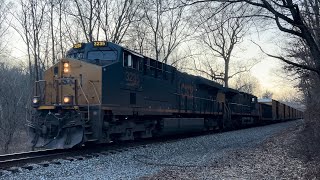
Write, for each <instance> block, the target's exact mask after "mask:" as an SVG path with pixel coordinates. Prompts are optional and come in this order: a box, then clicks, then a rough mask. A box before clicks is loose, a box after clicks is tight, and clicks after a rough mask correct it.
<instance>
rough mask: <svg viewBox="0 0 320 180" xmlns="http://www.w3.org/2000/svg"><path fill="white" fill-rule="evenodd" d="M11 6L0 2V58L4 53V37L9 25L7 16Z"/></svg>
mask: <svg viewBox="0 0 320 180" xmlns="http://www.w3.org/2000/svg"><path fill="white" fill-rule="evenodd" d="M10 6H11V4H10V3H8V2H6V1H1V2H0V39H1V41H0V56H1V55H4V54H5V53H6V45H5V43H6V41H5V40H4V37H5V35H6V33H7V32H8V28H9V25H8V23H7V22H6V21H7V15H8V11H9V8H10Z"/></svg>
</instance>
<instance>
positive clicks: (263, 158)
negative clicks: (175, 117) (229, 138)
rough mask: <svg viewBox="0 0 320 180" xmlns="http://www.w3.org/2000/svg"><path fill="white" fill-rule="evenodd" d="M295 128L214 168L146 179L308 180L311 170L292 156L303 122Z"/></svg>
mask: <svg viewBox="0 0 320 180" xmlns="http://www.w3.org/2000/svg"><path fill="white" fill-rule="evenodd" d="M291 125H292V126H290V127H289V128H287V129H285V130H284V131H281V132H279V133H276V134H274V135H273V136H271V137H269V138H268V139H266V140H265V141H264V142H263V143H261V144H260V145H258V146H257V147H255V148H240V149H234V150H231V151H229V152H228V153H227V155H226V156H224V157H223V158H221V159H219V160H218V161H214V162H212V164H211V166H208V167H194V168H166V169H163V170H162V171H161V172H159V173H157V174H154V175H152V176H148V177H144V178H142V179H305V177H306V175H307V167H306V166H305V164H304V163H303V162H302V161H301V158H300V157H299V155H298V154H295V153H294V152H292V151H293V148H292V147H294V146H295V143H296V140H297V139H296V138H297V135H298V134H299V133H300V132H301V131H302V129H303V122H302V120H299V121H295V122H291ZM314 178H316V177H314Z"/></svg>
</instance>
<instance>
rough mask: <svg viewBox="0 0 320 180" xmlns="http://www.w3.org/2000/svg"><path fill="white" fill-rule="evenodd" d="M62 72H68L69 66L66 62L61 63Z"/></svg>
mask: <svg viewBox="0 0 320 180" xmlns="http://www.w3.org/2000/svg"><path fill="white" fill-rule="evenodd" d="M63 72H64V73H68V72H70V64H69V63H68V62H64V63H63Z"/></svg>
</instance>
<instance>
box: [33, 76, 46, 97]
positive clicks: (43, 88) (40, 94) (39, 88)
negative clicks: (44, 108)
mask: <svg viewBox="0 0 320 180" xmlns="http://www.w3.org/2000/svg"><path fill="white" fill-rule="evenodd" d="M40 83H44V86H43V87H42V88H41V85H40ZM46 86H47V83H46V80H38V81H35V82H34V86H33V93H34V95H35V96H39V98H40V101H43V100H44V99H45V93H43V92H44V91H45V89H46ZM38 90H39V92H38Z"/></svg>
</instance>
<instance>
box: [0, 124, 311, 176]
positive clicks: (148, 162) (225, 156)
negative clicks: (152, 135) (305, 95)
mask: <svg viewBox="0 0 320 180" xmlns="http://www.w3.org/2000/svg"><path fill="white" fill-rule="evenodd" d="M303 123H304V122H303V120H296V121H290V122H284V123H278V124H272V125H268V126H262V127H254V128H248V129H242V130H238V131H230V132H223V133H216V134H210V135H204V136H198V137H192V138H185V139H181V140H178V141H173V142H168V143H163V144H150V145H146V146H145V147H141V148H140V147H138V148H132V149H129V150H127V151H123V152H119V153H115V154H108V155H103V156H99V157H94V158H91V159H86V160H82V161H78V160H75V161H73V162H63V161H62V162H61V164H53V165H50V166H49V167H41V166H39V167H37V168H34V169H33V170H31V171H29V170H27V169H23V170H22V171H21V172H18V173H9V172H8V173H7V174H4V175H2V176H0V179H249V178H250V179H275V178H288V179H291V178H294V179H300V178H302V177H303V176H304V171H305V167H304V166H303V164H302V162H301V161H300V160H299V159H297V158H295V157H292V156H291V155H290V153H289V151H288V149H286V148H287V147H289V146H291V145H292V143H294V139H295V134H296V133H297V132H298V131H300V130H301V127H302V126H303Z"/></svg>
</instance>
